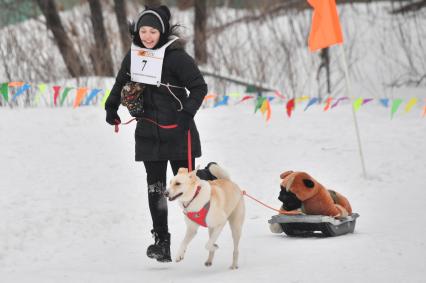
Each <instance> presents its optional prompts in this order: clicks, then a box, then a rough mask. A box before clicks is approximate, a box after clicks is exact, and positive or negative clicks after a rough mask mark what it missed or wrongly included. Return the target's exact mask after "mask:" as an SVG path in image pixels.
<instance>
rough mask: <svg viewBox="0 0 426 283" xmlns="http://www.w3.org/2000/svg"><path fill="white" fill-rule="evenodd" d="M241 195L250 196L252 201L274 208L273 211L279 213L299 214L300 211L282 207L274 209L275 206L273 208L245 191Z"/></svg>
mask: <svg viewBox="0 0 426 283" xmlns="http://www.w3.org/2000/svg"><path fill="white" fill-rule="evenodd" d="M243 195H245V196H247V197H249V198H251V199H252V200H254V201H256V202H258V203H260V204H261V205H263V206H265V207H267V208H269V209H272V210H274V211H276V212H278V213H279V214H285V215H296V214H301V213H300V212H298V211H294V210H292V211H288V210H284V209H275V208H273V207H272V206H269V205H267V204H266V203H264V202H261V201H260V200H258V199H256V198H255V197H252V196H251V195H249V194H248V193H247V192H246V191H243Z"/></svg>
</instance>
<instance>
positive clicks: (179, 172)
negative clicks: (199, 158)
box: [178, 167, 188, 174]
mask: <svg viewBox="0 0 426 283" xmlns="http://www.w3.org/2000/svg"><path fill="white" fill-rule="evenodd" d="M186 173H188V168H184V167H181V168H179V170H178V174H186Z"/></svg>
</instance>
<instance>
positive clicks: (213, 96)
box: [204, 93, 217, 101]
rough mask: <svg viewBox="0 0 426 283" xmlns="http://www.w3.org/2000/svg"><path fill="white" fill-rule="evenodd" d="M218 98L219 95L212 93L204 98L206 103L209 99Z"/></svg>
mask: <svg viewBox="0 0 426 283" xmlns="http://www.w3.org/2000/svg"><path fill="white" fill-rule="evenodd" d="M216 96H217V94H215V93H212V94H207V95H206V96H204V101H207V100H209V99H213V98H215V97H216Z"/></svg>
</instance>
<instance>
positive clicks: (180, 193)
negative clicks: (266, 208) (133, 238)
mask: <svg viewBox="0 0 426 283" xmlns="http://www.w3.org/2000/svg"><path fill="white" fill-rule="evenodd" d="M210 171H211V172H212V173H213V175H214V176H216V177H217V178H218V179H217V180H214V181H204V180H201V179H200V178H198V177H197V175H196V170H195V171H192V172H188V169H186V168H180V169H179V171H178V173H177V175H176V176H174V177H173V179H172V180H171V181H170V187H169V189H168V190H167V191H166V197H168V198H169V200H170V201H173V200H176V199H178V200H179V203H180V205H181V207H182V209H183V212H184V214H185V222H186V227H187V229H186V234H185V238H184V239H183V241H182V244H181V246H180V248H179V251H178V254H177V256H176V262H179V261H181V260H183V258H184V255H185V251H186V248H187V247H188V244H189V242H190V241H191V240H192V239H193V238H194V236H195V234H196V233H197V230H198V227H199V226H204V227H208V229H209V236H210V237H209V240H208V242H207V244H206V249H207V250H208V251H209V256H208V259H207V261H206V262H205V265H206V266H211V265H212V261H213V257H214V252H215V250H216V249H217V248H218V246H217V245H216V240H217V238H218V237H219V234H220V233H221V232H222V229H223V227H224V226H225V224H226V222H227V221H228V222H229V226H230V227H231V232H232V238H233V242H234V252H233V258H232V265H231V267H230V268H231V269H237V268H238V244H239V241H240V237H241V231H242V226H243V222H244V215H245V207H244V199H243V194H242V191H241V190H240V188H239V187H238V186H237V185H236V184H235V183H233V182H232V181H231V180H230V179H229V176H228V174H227V173H226V172H225V171H224V170H223V169H222V168H220V167H219V166H218V165H217V164H215V165H213V166H212V167H211V168H210Z"/></svg>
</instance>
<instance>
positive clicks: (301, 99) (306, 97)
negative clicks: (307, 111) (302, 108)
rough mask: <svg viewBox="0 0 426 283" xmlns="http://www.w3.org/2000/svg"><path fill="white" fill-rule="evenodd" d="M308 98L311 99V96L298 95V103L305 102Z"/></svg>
mask: <svg viewBox="0 0 426 283" xmlns="http://www.w3.org/2000/svg"><path fill="white" fill-rule="evenodd" d="M306 100H309V96H307V95H304V96H302V97H297V98H296V103H301V102H304V101H306Z"/></svg>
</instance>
